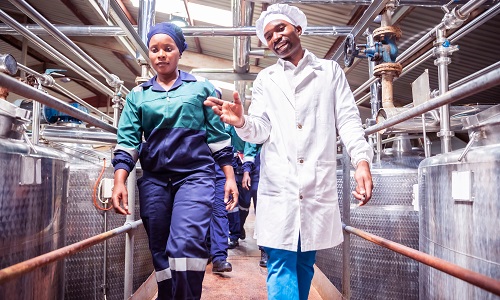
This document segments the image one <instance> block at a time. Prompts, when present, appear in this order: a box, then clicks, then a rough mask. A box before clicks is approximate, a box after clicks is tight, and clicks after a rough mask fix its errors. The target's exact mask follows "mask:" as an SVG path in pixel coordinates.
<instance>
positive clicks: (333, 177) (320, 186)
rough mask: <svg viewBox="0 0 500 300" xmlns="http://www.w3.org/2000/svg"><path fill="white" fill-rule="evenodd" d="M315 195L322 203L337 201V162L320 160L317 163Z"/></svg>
mask: <svg viewBox="0 0 500 300" xmlns="http://www.w3.org/2000/svg"><path fill="white" fill-rule="evenodd" d="M315 175H316V182H315V186H314V187H315V191H316V193H315V196H316V201H318V202H321V203H332V204H333V203H336V202H337V162H336V161H318V162H317V163H316V174H315Z"/></svg>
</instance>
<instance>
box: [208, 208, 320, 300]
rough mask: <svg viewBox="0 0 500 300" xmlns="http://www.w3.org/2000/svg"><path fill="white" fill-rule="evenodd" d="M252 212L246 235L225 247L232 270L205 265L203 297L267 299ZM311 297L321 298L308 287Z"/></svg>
mask: <svg viewBox="0 0 500 300" xmlns="http://www.w3.org/2000/svg"><path fill="white" fill-rule="evenodd" d="M254 222H255V213H254V211H253V208H252V210H251V211H250V214H249V215H248V218H247V220H246V223H245V231H246V239H245V240H240V241H239V246H238V247H236V248H235V249H230V250H229V251H228V256H229V257H228V259H227V260H228V261H229V262H230V263H231V264H232V266H233V271H232V272H228V273H212V264H210V265H208V266H207V270H206V273H205V279H204V281H203V293H202V296H201V299H202V300H226V299H227V300H229V299H231V300H234V299H245V300H254V299H255V300H262V299H267V291H266V277H267V269H266V268H262V267H260V266H259V261H260V250H259V248H258V246H257V244H256V240H255V239H254V238H253V229H254ZM309 299H310V300H321V299H322V298H321V297H320V296H319V294H318V292H317V291H316V290H315V289H314V287H311V292H310V293H309Z"/></svg>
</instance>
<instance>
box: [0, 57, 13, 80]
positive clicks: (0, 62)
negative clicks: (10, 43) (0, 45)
mask: <svg viewBox="0 0 500 300" xmlns="http://www.w3.org/2000/svg"><path fill="white" fill-rule="evenodd" d="M0 72H3V73H6V74H9V75H15V74H16V73H17V61H16V59H15V58H14V56H12V55H10V54H0Z"/></svg>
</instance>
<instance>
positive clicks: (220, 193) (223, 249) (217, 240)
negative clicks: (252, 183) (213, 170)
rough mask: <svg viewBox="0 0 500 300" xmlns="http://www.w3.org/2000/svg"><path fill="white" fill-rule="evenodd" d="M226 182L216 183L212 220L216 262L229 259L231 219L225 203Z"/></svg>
mask: <svg viewBox="0 0 500 300" xmlns="http://www.w3.org/2000/svg"><path fill="white" fill-rule="evenodd" d="M225 182H226V181H225V180H216V183H215V201H214V211H213V213H212V220H211V222H210V256H212V261H214V262H215V261H221V260H226V259H227V247H228V245H227V238H228V236H229V221H228V218H227V210H226V204H225V203H224V184H225Z"/></svg>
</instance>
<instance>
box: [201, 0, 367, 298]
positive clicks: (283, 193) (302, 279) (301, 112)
mask: <svg viewBox="0 0 500 300" xmlns="http://www.w3.org/2000/svg"><path fill="white" fill-rule="evenodd" d="M306 27H307V19H306V16H305V15H304V13H303V12H302V11H300V10H299V9H298V8H296V7H293V6H289V5H286V4H273V5H271V6H269V8H268V9H267V10H266V11H264V12H263V13H262V14H261V16H260V18H259V19H258V20H257V23H256V31H257V36H258V37H259V39H260V40H261V41H262V42H263V43H264V44H266V45H267V46H268V47H269V48H270V49H271V50H272V51H273V52H274V53H275V54H276V55H277V57H278V58H279V59H278V62H277V63H276V64H274V65H272V66H270V67H268V68H266V69H264V70H262V71H261V72H260V73H259V74H258V76H257V78H256V80H255V82H254V85H253V92H252V104H251V106H250V108H249V114H248V115H243V107H242V105H241V101H240V98H239V95H238V93H236V92H235V93H234V103H229V102H225V101H222V100H220V99H216V98H212V97H211V98H208V99H207V101H205V105H209V106H212V109H213V110H214V112H215V113H217V114H218V115H219V116H220V118H221V120H222V121H223V122H225V123H228V124H232V125H234V126H235V128H236V132H237V133H238V135H239V136H240V137H241V138H242V139H243V140H246V141H248V142H250V143H255V144H263V146H262V150H261V170H260V172H261V173H260V183H259V190H258V197H259V202H258V204H257V205H258V211H259V213H258V214H257V215H256V222H255V224H256V232H257V244H258V245H261V246H264V249H265V251H266V252H267V253H268V255H269V258H268V264H267V267H268V277H267V289H268V298H269V299H301V300H302V299H307V297H308V294H309V289H310V285H311V280H312V277H313V273H314V269H313V265H314V262H315V257H316V250H320V249H325V248H331V247H334V246H336V245H338V244H340V243H341V242H342V240H343V237H342V226H341V220H340V211H339V206H338V199H337V188H336V186H337V184H336V175H335V174H336V149H337V147H336V143H337V132H338V134H339V135H340V138H341V140H342V142H343V143H344V144H345V146H346V148H347V152H348V154H349V155H350V157H351V161H352V164H353V165H354V167H355V168H356V172H355V180H356V183H357V186H356V190H355V191H353V195H354V197H355V198H356V199H358V200H360V201H361V202H360V204H361V205H364V204H366V202H368V200H370V198H371V194H372V186H373V184H372V178H371V173H370V163H371V161H372V158H373V151H372V149H371V147H370V146H369V144H368V143H367V142H366V140H365V138H364V130H363V128H362V126H361V120H360V117H359V111H358V108H357V107H356V105H355V102H354V96H353V94H352V92H351V89H350V87H349V85H348V83H347V80H346V78H345V74H344V72H343V70H342V69H341V68H340V66H339V65H338V64H337V63H336V62H335V61H331V60H324V59H319V58H317V57H316V56H315V55H314V54H312V53H311V52H309V51H308V50H306V49H303V48H302V45H301V43H300V35H301V34H302V33H303V32H304V31H305V30H306Z"/></svg>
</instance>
